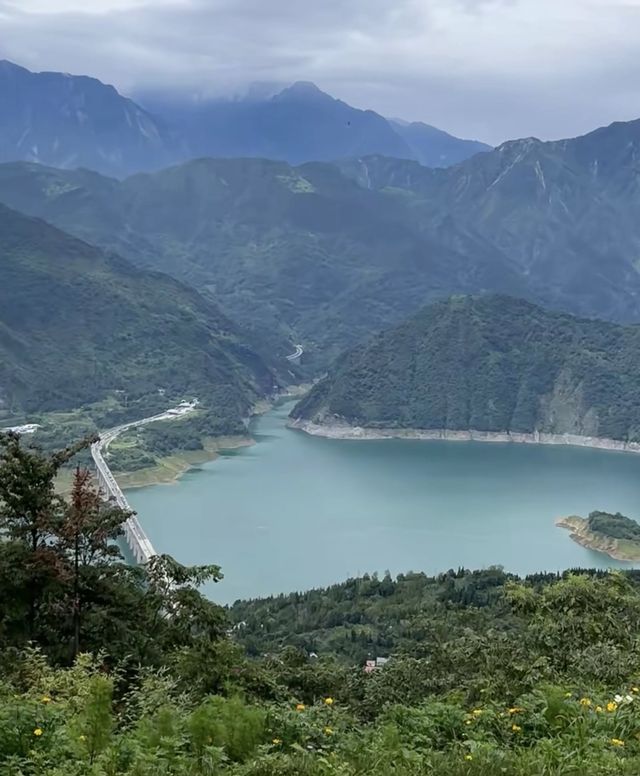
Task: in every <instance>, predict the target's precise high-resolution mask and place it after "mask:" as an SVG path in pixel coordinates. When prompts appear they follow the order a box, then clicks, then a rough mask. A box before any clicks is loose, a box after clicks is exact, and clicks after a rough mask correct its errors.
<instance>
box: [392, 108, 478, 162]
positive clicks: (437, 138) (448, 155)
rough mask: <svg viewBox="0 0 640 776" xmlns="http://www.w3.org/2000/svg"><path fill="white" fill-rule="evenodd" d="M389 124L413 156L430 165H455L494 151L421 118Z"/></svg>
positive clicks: (476, 141) (394, 121)
mask: <svg viewBox="0 0 640 776" xmlns="http://www.w3.org/2000/svg"><path fill="white" fill-rule="evenodd" d="M389 124H390V125H391V127H392V128H393V129H394V131H395V132H396V133H397V134H398V135H400V137H401V138H402V139H403V140H404V141H405V143H406V144H407V145H408V146H409V148H410V149H411V158H412V159H415V160H417V161H418V162H420V164H423V165H425V166H426V167H451V166H452V165H454V164H459V163H460V162H464V160H465V159H469V158H470V157H471V156H474V155H475V154H480V153H483V152H485V151H491V150H492V148H491V146H489V145H487V144H486V143H480V142H479V141H478V140H461V139H460V138H459V137H454V136H453V135H450V134H449V133H448V132H443V131H442V130H441V129H438V128H437V127H432V126H430V125H429V124H423V123H422V122H421V121H414V122H412V123H407V122H405V121H397V120H393V119H389Z"/></svg>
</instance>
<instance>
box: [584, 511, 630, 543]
mask: <svg viewBox="0 0 640 776" xmlns="http://www.w3.org/2000/svg"><path fill="white" fill-rule="evenodd" d="M587 527H588V529H589V530H590V531H592V532H593V533H597V534H602V535H603V536H608V537H610V538H612V539H626V540H627V541H632V542H640V524H638V522H637V521H636V520H632V519H631V518H630V517H627V516H626V515H621V514H620V512H616V513H615V515H612V514H611V513H609V512H591V513H590V514H589V518H588V519H587Z"/></svg>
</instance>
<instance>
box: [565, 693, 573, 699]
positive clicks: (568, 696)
mask: <svg viewBox="0 0 640 776" xmlns="http://www.w3.org/2000/svg"><path fill="white" fill-rule="evenodd" d="M571 695H572V693H570V692H566V693H565V694H564V697H565V698H570V697H571Z"/></svg>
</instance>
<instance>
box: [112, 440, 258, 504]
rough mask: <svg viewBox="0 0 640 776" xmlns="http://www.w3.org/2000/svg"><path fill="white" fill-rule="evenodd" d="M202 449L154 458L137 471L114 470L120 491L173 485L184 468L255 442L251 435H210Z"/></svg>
mask: <svg viewBox="0 0 640 776" xmlns="http://www.w3.org/2000/svg"><path fill="white" fill-rule="evenodd" d="M212 440H213V441H209V442H208V443H206V444H205V446H204V448H203V449H202V450H188V451H183V452H176V453H175V454H174V455H168V456H165V457H163V458H158V459H157V463H156V465H155V466H149V467H146V468H144V469H138V470H137V471H121V472H114V475H113V476H114V477H115V478H116V481H117V482H118V485H120V487H121V488H122V490H123V491H128V490H137V489H138V488H147V487H151V486H152V485H175V484H176V483H177V482H178V481H179V480H180V479H181V478H182V477H183V476H184V475H185V474H186V473H187V472H188V471H190V470H191V469H196V468H198V467H200V466H202V465H203V464H205V463H210V462H211V461H215V460H216V459H217V458H219V457H220V455H221V454H223V453H224V452H225V451H227V450H238V449H240V448H242V447H250V446H251V445H253V444H255V440H253V439H251V437H244V436H234V437H213V438H212Z"/></svg>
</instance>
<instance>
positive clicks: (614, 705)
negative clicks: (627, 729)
mask: <svg viewBox="0 0 640 776" xmlns="http://www.w3.org/2000/svg"><path fill="white" fill-rule="evenodd" d="M617 708H618V704H617V703H616V702H615V701H609V703H607V711H615V710H616V709H617Z"/></svg>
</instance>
